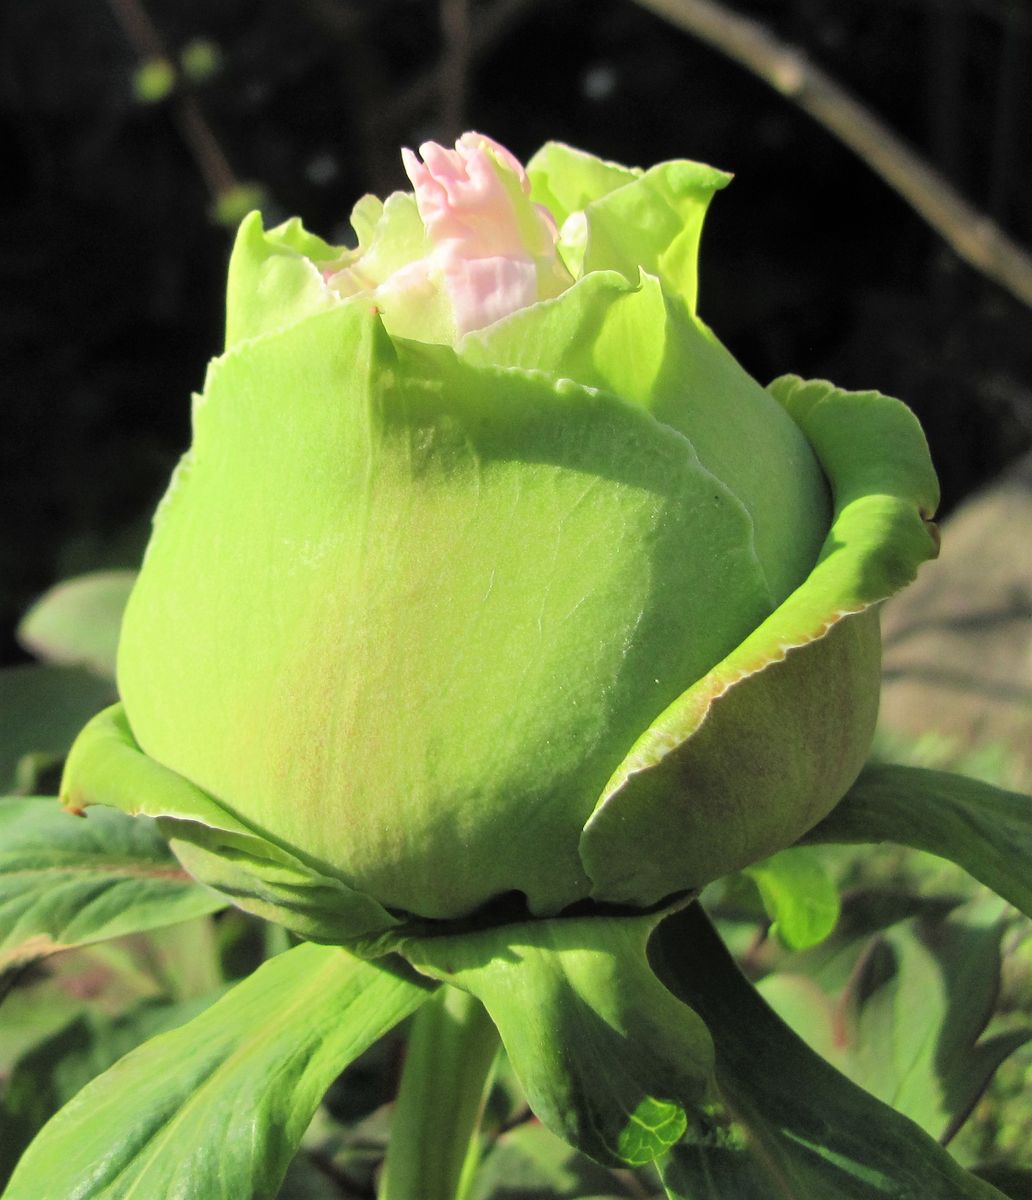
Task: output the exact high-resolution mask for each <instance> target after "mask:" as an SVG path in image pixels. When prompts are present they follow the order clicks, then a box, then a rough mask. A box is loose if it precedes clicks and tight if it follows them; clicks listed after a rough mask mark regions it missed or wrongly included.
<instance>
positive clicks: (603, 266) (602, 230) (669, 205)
mask: <svg viewBox="0 0 1032 1200" xmlns="http://www.w3.org/2000/svg"><path fill="white" fill-rule="evenodd" d="M730 182H731V176H730V175H728V174H726V173H725V172H724V171H718V170H716V169H715V168H713V167H707V166H704V165H703V164H702V163H694V162H681V161H678V162H666V163H660V164H659V165H658V166H655V167H650V168H649V170H647V171H646V172H645V174H644V175H642V177H641V178H640V179H636V180H635V181H634V182H633V183H629V184H627V185H626V186H625V187H622V188H619V189H617V190H616V191H613V192H610V193H609V194H608V195H607V196H603V197H602V198H601V199H600V200H596V201H594V202H593V203H591V204H589V205H588V207H587V208H586V209H585V210H584V221H585V225H586V228H585V237H584V246H583V250H584V257H583V263H582V272H581V273H582V274H585V275H586V274H588V273H589V272H590V271H619V272H620V274H621V275H623V276H624V277H625V278H626V279H628V280H630V281H631V282H632V283H633V282H634V281H635V280H637V278H638V272H639V271H647V272H648V273H649V274H650V275H658V276H659V278H660V279H661V280H662V282H663V287H664V289H665V290H666V291H667V293H668V294H669V295H671V296H677V297H679V298H680V299H681V300H682V301H683V303H684V304H685V305H686V306H687V308H688V310H689V311H690V312H694V311H695V301H696V297H697V295H698V288H699V280H698V260H699V239H700V238H701V236H702V223H703V221H704V220H705V218H706V209H707V208H708V207H709V202H710V200H711V199H712V198H713V193H714V192H716V191H718V190H719V189H720V188H723V187H726V186H727V185H728V183H730ZM564 232H565V231H564ZM560 245H561V243H560ZM568 265H569V264H568Z"/></svg>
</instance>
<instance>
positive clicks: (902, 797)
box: [805, 765, 1032, 916]
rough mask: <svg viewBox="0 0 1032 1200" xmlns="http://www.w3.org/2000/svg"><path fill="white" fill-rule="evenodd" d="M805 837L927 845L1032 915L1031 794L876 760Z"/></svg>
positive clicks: (921, 847) (962, 777) (944, 773)
mask: <svg viewBox="0 0 1032 1200" xmlns="http://www.w3.org/2000/svg"><path fill="white" fill-rule="evenodd" d="M805 840H806V841H808V842H899V843H900V844H902V845H904V846H913V847H914V848H915V849H918V850H927V851H928V852H930V853H931V854H938V855H939V856H940V857H942V858H947V859H949V860H950V861H951V862H955V863H957V864H958V865H959V866H961V867H963V868H964V869H965V870H966V871H968V872H969V873H970V874H971V875H973V876H974V877H975V878H976V879H977V880H979V882H981V883H984V884H985V885H986V887H989V888H992V889H993V891H995V892H997V893H998V894H999V895H1001V896H1002V897H1003V898H1004V899H1005V900H1008V901H1009V902H1010V903H1011V904H1013V905H1014V906H1015V908H1019V909H1021V911H1022V912H1023V913H1024V914H1025V915H1026V916H1032V797H1029V796H1023V795H1020V794H1019V793H1017V792H1006V791H1004V790H1003V789H1002V788H996V787H992V786H991V785H990V784H987V783H980V782H979V781H977V780H975V779H967V778H965V777H964V776H962V775H951V774H949V773H948V772H945V771H929V770H925V769H923V768H921V767H897V766H891V765H872V766H869V767H867V768H865V769H864V771H863V772H862V773H861V775H860V777H859V778H858V779H857V781H856V783H855V784H854V785H853V786H852V787H851V788H850V789H849V791H848V793H847V794H846V796H845V798H844V799H843V800H842V802H841V803H840V804H839V805H838V806H837V807H836V808H834V809H833V810H832V811H831V813H830V814H829V815H828V816H827V817H825V819H824V820H823V821H822V822H821V823H820V824H819V825H817V826H816V828H814V829H812V830H811V831H810V832H809V833H808V834H807V835H806V839H805Z"/></svg>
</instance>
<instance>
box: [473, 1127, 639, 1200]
mask: <svg viewBox="0 0 1032 1200" xmlns="http://www.w3.org/2000/svg"><path fill="white" fill-rule="evenodd" d="M640 1195H641V1192H640V1191H638V1190H635V1191H631V1190H630V1189H629V1188H628V1187H627V1186H626V1185H625V1184H623V1183H622V1182H621V1180H620V1179H619V1178H618V1177H617V1175H615V1174H614V1173H613V1172H612V1171H610V1170H607V1169H606V1168H605V1167H600V1166H599V1165H598V1163H594V1162H592V1161H591V1159H589V1158H585V1157H584V1155H582V1154H578V1153H577V1151H576V1150H571V1149H570V1147H569V1146H567V1144H566V1143H565V1142H564V1141H563V1140H562V1139H561V1138H558V1137H556V1136H555V1134H554V1133H552V1132H551V1131H550V1130H548V1129H546V1128H545V1126H544V1125H539V1124H538V1123H537V1122H536V1121H526V1122H524V1123H523V1124H522V1125H518V1126H517V1127H516V1128H515V1129H510V1130H509V1131H508V1132H506V1133H503V1134H502V1135H501V1137H499V1138H498V1139H497V1140H496V1141H495V1142H494V1144H493V1145H492V1148H491V1150H490V1152H489V1153H488V1154H487V1155H486V1156H485V1159H484V1163H483V1166H482V1167H481V1169H480V1172H479V1174H478V1175H477V1179H476V1184H475V1186H474V1188H473V1192H472V1200H516V1198H517V1197H518V1198H519V1200H579V1198H580V1197H587V1196H599V1197H601V1196H614V1197H630V1196H640Z"/></svg>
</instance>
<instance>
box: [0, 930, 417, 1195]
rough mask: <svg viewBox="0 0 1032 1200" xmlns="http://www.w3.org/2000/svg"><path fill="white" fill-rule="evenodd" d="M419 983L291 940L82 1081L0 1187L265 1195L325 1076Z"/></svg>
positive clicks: (410, 1006)
mask: <svg viewBox="0 0 1032 1200" xmlns="http://www.w3.org/2000/svg"><path fill="white" fill-rule="evenodd" d="M427 994H428V992H427V987H426V985H425V984H420V983H417V982H414V981H413V980H412V979H410V978H409V977H408V976H407V975H406V974H405V973H404V972H403V971H402V970H400V969H399V967H393V968H392V966H391V965H390V964H387V963H385V962H380V963H366V962H362V961H360V960H359V959H356V958H353V957H352V956H351V955H349V954H348V953H347V952H346V951H343V950H339V949H335V948H332V947H327V946H315V945H311V944H305V945H301V946H297V947H295V948H294V949H293V950H289V951H287V952H286V953H284V954H281V955H280V956H279V957H277V958H274V959H272V960H270V961H269V962H267V963H266V964H265V965H264V966H262V967H260V968H259V969H258V970H257V971H256V972H255V974H254V975H252V976H251V977H250V978H249V979H248V980H246V981H245V982H244V983H242V984H239V985H238V986H237V987H235V988H234V989H233V990H232V991H231V992H229V993H228V994H227V995H226V996H224V997H223V998H222V999H221V1000H220V1001H218V1003H217V1004H215V1005H213V1006H212V1007H211V1008H209V1009H208V1010H207V1011H206V1012H204V1013H202V1014H201V1015H200V1016H199V1017H196V1018H195V1019H194V1020H192V1021H190V1022H189V1023H188V1024H186V1025H184V1026H182V1027H180V1028H179V1029H176V1030H174V1031H173V1032H171V1033H166V1034H163V1035H162V1036H160V1037H157V1038H155V1039H153V1040H152V1041H150V1042H148V1043H146V1044H145V1045H143V1046H141V1047H139V1048H138V1049H137V1050H134V1051H133V1052H132V1053H131V1054H129V1055H128V1056H127V1057H126V1058H124V1059H122V1060H121V1061H120V1062H119V1063H117V1064H116V1065H115V1066H114V1067H112V1068H111V1069H110V1070H109V1071H106V1072H105V1073H104V1074H103V1075H101V1076H100V1077H99V1078H97V1079H95V1080H94V1081H93V1082H92V1083H90V1084H88V1085H87V1086H86V1087H85V1088H84V1089H83V1090H82V1091H81V1092H80V1093H79V1094H78V1095H77V1096H76V1097H75V1099H74V1100H73V1101H72V1102H71V1103H70V1104H68V1105H66V1106H65V1108H63V1109H62V1110H61V1111H60V1112H59V1113H58V1114H57V1116H55V1117H54V1118H53V1120H52V1121H50V1123H49V1124H48V1125H46V1126H45V1128H44V1129H43V1131H42V1132H41V1133H40V1135H39V1137H38V1138H37V1139H36V1140H35V1141H34V1142H33V1144H32V1145H31V1146H30V1147H29V1149H28V1151H27V1153H26V1154H25V1156H24V1158H23V1159H22V1161H21V1163H20V1164H19V1166H18V1168H17V1170H16V1171H15V1173H14V1176H13V1177H12V1180H11V1183H10V1185H9V1187H8V1190H7V1191H6V1192H5V1193H4V1200H40V1197H41V1196H54V1197H57V1196H60V1197H62V1198H67V1200H136V1198H137V1197H139V1198H140V1200H172V1198H173V1197H186V1196H190V1197H198V1198H200V1197H203V1198H204V1200H252V1198H253V1200H272V1197H274V1196H275V1195H276V1193H277V1190H278V1187H279V1183H280V1181H281V1179H282V1178H283V1174H284V1172H285V1171H286V1168H287V1164H288V1163H289V1161H290V1158H291V1157H292V1155H293V1154H294V1152H295V1151H296V1149H297V1146H298V1144H299V1142H300V1140H301V1136H302V1135H303V1133H304V1132H305V1129H306V1128H307V1126H308V1123H309V1121H310V1120H311V1118H312V1114H313V1113H314V1112H315V1109H316V1107H317V1106H318V1104H319V1101H320V1099H321V1098H322V1095H323V1093H324V1092H325V1091H326V1089H327V1088H328V1087H329V1085H330V1083H331V1082H332V1081H333V1079H334V1078H335V1077H336V1076H337V1075H338V1074H339V1073H340V1072H341V1071H342V1070H343V1069H344V1067H346V1066H347V1064H348V1063H349V1062H351V1061H352V1060H353V1059H354V1058H355V1057H357V1055H359V1054H360V1053H361V1052H362V1051H363V1050H364V1049H365V1048H366V1047H367V1046H369V1045H371V1044H372V1043H373V1042H374V1041H375V1040H376V1039H377V1038H379V1037H380V1036H381V1035H382V1034H384V1033H386V1032H387V1031H388V1030H389V1029H391V1028H392V1027H393V1026H394V1025H396V1024H397V1023H398V1022H399V1021H400V1020H402V1019H403V1018H404V1017H406V1016H407V1015H408V1014H409V1013H411V1012H413V1011H414V1010H415V1009H416V1008H418V1007H419V1005H420V1004H421V1003H422V1002H423V1000H424V999H425V998H426V996H427Z"/></svg>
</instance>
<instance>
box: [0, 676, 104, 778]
mask: <svg viewBox="0 0 1032 1200" xmlns="http://www.w3.org/2000/svg"><path fill="white" fill-rule="evenodd" d="M115 698H116V693H115V685H114V684H113V683H112V682H111V681H110V680H109V679H102V678H101V677H100V676H98V675H96V674H95V673H94V672H93V671H88V670H86V669H85V668H83V667H55V666H44V665H42V664H38V663H27V664H26V665H25V666H18V667H5V668H3V669H2V670H0V794H3V793H5V792H20V793H23V794H24V793H26V792H27V791H31V790H35V785H36V780H37V778H38V776H39V774H40V773H41V772H42V771H44V770H46V769H47V768H49V767H51V766H54V765H56V764H59V763H60V762H61V760H62V759H63V758H64V756H65V755H66V754H67V753H68V749H69V747H70V746H71V744H72V741H73V740H74V738H75V735H76V734H77V733H78V732H79V730H80V729H81V728H82V727H83V725H85V724H86V722H87V721H88V720H89V719H90V717H92V716H94V715H95V714H96V713H98V712H100V710H101V709H102V708H107V706H108V705H109V704H111V702H112V701H113V700H114V699H115Z"/></svg>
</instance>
